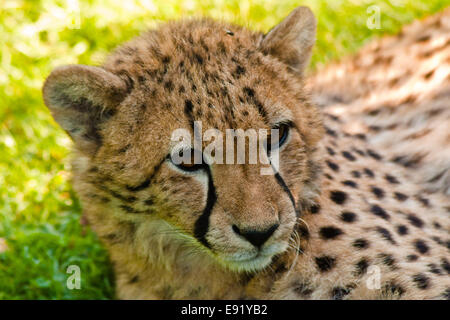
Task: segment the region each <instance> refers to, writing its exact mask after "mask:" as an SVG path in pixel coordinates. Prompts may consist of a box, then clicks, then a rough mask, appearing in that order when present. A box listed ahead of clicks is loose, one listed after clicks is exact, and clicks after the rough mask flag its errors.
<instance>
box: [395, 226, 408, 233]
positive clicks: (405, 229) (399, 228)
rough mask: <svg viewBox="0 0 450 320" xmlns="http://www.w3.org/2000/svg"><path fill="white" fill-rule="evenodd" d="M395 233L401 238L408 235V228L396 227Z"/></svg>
mask: <svg viewBox="0 0 450 320" xmlns="http://www.w3.org/2000/svg"><path fill="white" fill-rule="evenodd" d="M397 233H398V234H399V235H401V236H404V235H405V234H408V227H407V226H404V225H399V226H397Z"/></svg>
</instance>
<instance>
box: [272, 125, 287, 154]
mask: <svg viewBox="0 0 450 320" xmlns="http://www.w3.org/2000/svg"><path fill="white" fill-rule="evenodd" d="M290 127H291V125H290V124H289V123H281V124H279V125H276V126H274V127H273V128H272V130H271V133H272V132H273V130H278V139H276V138H275V135H273V134H269V136H268V137H267V149H268V150H267V151H268V152H269V153H270V150H273V149H276V148H280V147H281V146H282V145H283V144H284V143H285V142H286V140H287V138H288V136H289V129H290Z"/></svg>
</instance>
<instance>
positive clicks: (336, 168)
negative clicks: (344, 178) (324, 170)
mask: <svg viewBox="0 0 450 320" xmlns="http://www.w3.org/2000/svg"><path fill="white" fill-rule="evenodd" d="M326 164H327V166H328V167H329V168H330V169H331V170H333V171H336V172H338V171H339V165H337V164H336V163H334V162H332V161H330V160H327V161H326Z"/></svg>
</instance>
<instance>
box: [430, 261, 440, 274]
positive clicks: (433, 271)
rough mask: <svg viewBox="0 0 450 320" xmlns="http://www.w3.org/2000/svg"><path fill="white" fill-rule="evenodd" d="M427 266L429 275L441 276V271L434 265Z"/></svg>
mask: <svg viewBox="0 0 450 320" xmlns="http://www.w3.org/2000/svg"><path fill="white" fill-rule="evenodd" d="M427 266H428V269H429V270H430V272H431V273H434V274H442V272H441V269H439V267H438V266H437V265H436V264H435V263H429V264H428V265H427Z"/></svg>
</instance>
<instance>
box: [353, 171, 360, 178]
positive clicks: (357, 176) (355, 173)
mask: <svg viewBox="0 0 450 320" xmlns="http://www.w3.org/2000/svg"><path fill="white" fill-rule="evenodd" d="M352 176H353V178H360V177H361V173H359V171H356V170H353V171H352Z"/></svg>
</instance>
